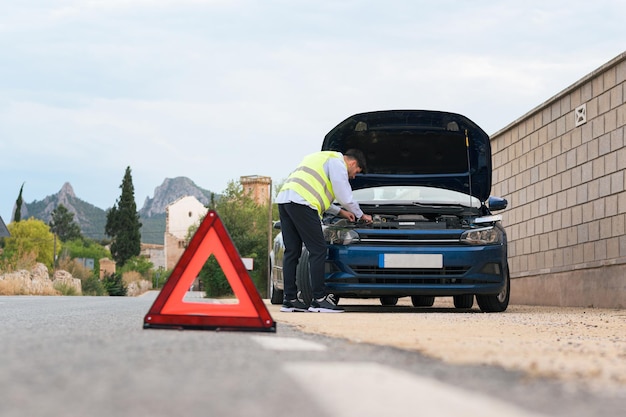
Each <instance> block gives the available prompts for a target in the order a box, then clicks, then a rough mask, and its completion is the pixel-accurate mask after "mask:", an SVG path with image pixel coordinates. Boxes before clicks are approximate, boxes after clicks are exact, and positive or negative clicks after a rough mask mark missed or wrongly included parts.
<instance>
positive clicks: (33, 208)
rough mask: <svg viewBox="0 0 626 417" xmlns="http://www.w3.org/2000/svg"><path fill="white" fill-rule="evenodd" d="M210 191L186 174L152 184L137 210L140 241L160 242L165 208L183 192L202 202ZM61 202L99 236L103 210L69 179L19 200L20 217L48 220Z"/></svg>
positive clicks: (82, 225)
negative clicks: (85, 198)
mask: <svg viewBox="0 0 626 417" xmlns="http://www.w3.org/2000/svg"><path fill="white" fill-rule="evenodd" d="M212 194H213V193H211V191H208V190H205V189H203V188H201V187H199V186H197V185H196V184H195V183H194V182H193V181H191V180H190V179H189V178H186V177H177V178H173V179H172V178H166V179H165V181H163V184H161V185H160V186H158V187H157V188H155V190H154V196H153V197H152V198H150V197H146V200H145V202H144V205H143V207H142V208H141V209H140V210H139V217H140V222H141V223H142V227H141V241H142V243H152V244H160V245H162V244H163V235H164V233H165V217H166V216H165V208H166V207H167V206H168V205H169V204H170V203H172V202H174V201H176V200H178V199H179V198H181V197H185V196H194V197H196V198H197V199H198V200H199V201H200V202H201V203H202V204H205V205H208V204H209V202H210V201H211V195H212ZM59 204H63V205H64V206H65V207H66V208H67V209H68V211H69V212H71V213H74V221H75V222H76V223H77V224H78V225H79V226H80V228H81V232H82V234H83V236H85V237H88V238H91V239H95V240H102V239H105V238H106V236H105V234H104V226H105V225H106V211H105V210H103V209H100V208H98V207H96V206H94V205H92V204H89V203H87V202H85V201H83V200H81V199H80V198H78V197H76V195H75V194H74V189H73V188H72V186H71V185H70V183H65V184H63V187H62V188H61V190H60V191H59V192H58V193H56V194H53V195H50V196H47V197H46V198H44V199H43V200H41V201H33V202H32V203H24V204H22V213H21V214H22V219H28V218H30V217H34V218H36V219H40V220H42V221H44V222H45V223H46V224H47V223H49V222H50V219H51V215H52V211H53V210H54V209H55V208H56V207H57V206H58V205H59Z"/></svg>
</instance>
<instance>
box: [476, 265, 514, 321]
mask: <svg viewBox="0 0 626 417" xmlns="http://www.w3.org/2000/svg"><path fill="white" fill-rule="evenodd" d="M510 296H511V277H510V275H509V269H508V268H507V270H506V284H505V285H504V289H503V290H502V291H500V293H499V294H495V295H476V302H477V303H478V306H479V307H480V310H481V311H482V312H484V313H501V312H503V311H504V310H506V309H507V307H508V306H509V298H510Z"/></svg>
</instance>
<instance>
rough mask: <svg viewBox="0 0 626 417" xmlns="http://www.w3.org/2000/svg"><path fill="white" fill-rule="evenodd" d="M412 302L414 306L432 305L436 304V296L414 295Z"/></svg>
mask: <svg viewBox="0 0 626 417" xmlns="http://www.w3.org/2000/svg"><path fill="white" fill-rule="evenodd" d="M411 304H413V307H432V306H433V304H435V297H431V296H428V295H412V296H411Z"/></svg>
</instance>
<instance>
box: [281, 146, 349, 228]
mask: <svg viewBox="0 0 626 417" xmlns="http://www.w3.org/2000/svg"><path fill="white" fill-rule="evenodd" d="M330 158H342V161H343V155H342V154H341V153H339V152H331V151H322V152H316V153H314V154H311V155H308V156H306V157H305V158H304V159H303V160H302V163H301V164H300V166H298V168H296V169H295V171H293V172H292V173H291V174H290V175H289V177H287V180H286V181H285V183H284V184H283V186H282V188H281V191H282V190H294V191H295V192H297V193H298V194H300V195H301V196H302V198H304V199H305V200H306V201H307V202H308V203H309V204H310V205H311V206H313V207H315V208H316V209H317V212H318V213H319V214H320V216H321V215H322V214H323V213H324V212H325V211H326V209H328V207H330V205H331V203H332V202H333V200H334V199H335V193H334V192H333V185H332V184H331V182H330V178H328V176H327V175H326V173H325V172H324V164H325V163H326V161H328V160H329V159H330ZM344 163H345V162H344Z"/></svg>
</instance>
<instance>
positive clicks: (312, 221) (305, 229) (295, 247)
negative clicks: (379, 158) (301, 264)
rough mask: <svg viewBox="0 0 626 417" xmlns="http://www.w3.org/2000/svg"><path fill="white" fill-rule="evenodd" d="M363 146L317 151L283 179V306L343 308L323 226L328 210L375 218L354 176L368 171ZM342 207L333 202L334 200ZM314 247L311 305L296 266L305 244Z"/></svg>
mask: <svg viewBox="0 0 626 417" xmlns="http://www.w3.org/2000/svg"><path fill="white" fill-rule="evenodd" d="M365 168H366V165H365V156H364V155H363V152H361V151H359V150H356V149H350V150H348V151H346V152H345V153H344V154H342V153H340V152H330V151H323V152H316V153H313V154H311V155H308V156H306V157H305V158H304V159H303V160H302V162H301V163H300V165H299V166H298V167H297V168H296V169H295V171H293V172H292V173H291V174H290V175H289V177H288V178H287V180H286V182H285V183H284V184H283V186H282V188H281V189H280V192H279V193H278V196H277V197H276V202H277V203H278V213H279V215H280V225H281V230H282V234H283V242H284V244H285V254H284V257H283V279H284V284H285V287H284V299H283V306H282V307H281V309H280V311H282V312H294V311H313V312H322V313H341V312H343V311H344V310H343V309H342V308H341V307H339V306H337V304H336V302H335V300H334V299H333V297H332V295H329V294H326V288H325V287H326V286H325V283H324V263H325V261H326V250H327V249H326V241H325V240H324V235H323V232H322V224H321V217H322V215H323V214H324V212H326V211H327V212H329V213H331V214H335V215H339V216H341V217H343V218H345V219H348V220H350V221H352V222H353V221H355V220H357V219H358V220H360V221H364V222H367V223H371V222H372V216H370V215H367V214H364V213H363V211H361V208H360V207H359V204H358V203H357V202H355V201H354V200H353V198H352V187H351V186H350V182H349V179H351V178H354V177H355V175H356V174H358V173H359V172H362V171H364V170H365ZM334 200H337V202H338V203H339V204H340V205H341V208H340V207H338V206H336V205H333V204H332V203H333V201H334ZM303 243H304V245H305V246H306V248H307V250H308V251H309V266H310V273H311V289H312V292H313V299H312V300H311V305H310V306H307V305H306V304H305V303H304V302H303V301H302V300H301V299H300V298H299V297H298V288H297V286H296V268H297V266H298V259H299V258H300V255H301V254H302V244H303Z"/></svg>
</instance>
